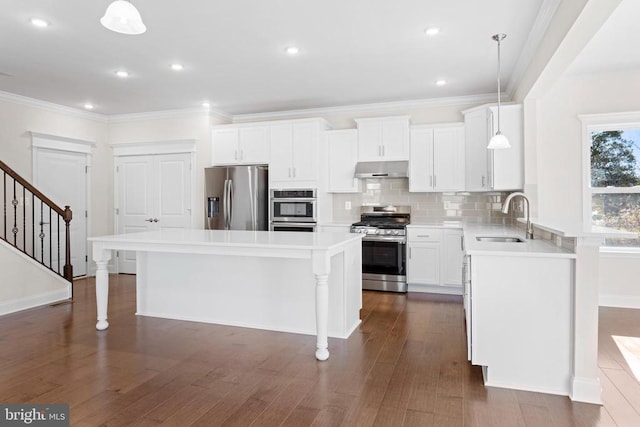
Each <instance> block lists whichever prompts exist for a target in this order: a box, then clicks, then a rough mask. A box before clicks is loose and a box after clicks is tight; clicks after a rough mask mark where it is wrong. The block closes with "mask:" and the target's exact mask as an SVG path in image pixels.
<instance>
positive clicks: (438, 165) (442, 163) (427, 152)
mask: <svg viewBox="0 0 640 427" xmlns="http://www.w3.org/2000/svg"><path fill="white" fill-rule="evenodd" d="M464 143H465V140H464V126H463V124H462V123H459V124H455V123H452V124H447V125H443V126H432V125H425V126H412V127H411V132H410V153H411V157H410V159H409V191H412V192H442V191H463V190H464V189H465V179H464V174H465V170H464V165H465V150H464Z"/></svg>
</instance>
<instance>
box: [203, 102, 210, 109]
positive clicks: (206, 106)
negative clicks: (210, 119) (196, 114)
mask: <svg viewBox="0 0 640 427" xmlns="http://www.w3.org/2000/svg"><path fill="white" fill-rule="evenodd" d="M202 106H203V107H204V108H209V107H211V104H209V103H208V102H207V101H204V102H203V103H202Z"/></svg>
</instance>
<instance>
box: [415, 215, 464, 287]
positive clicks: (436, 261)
mask: <svg viewBox="0 0 640 427" xmlns="http://www.w3.org/2000/svg"><path fill="white" fill-rule="evenodd" d="M461 239H462V230H459V229H451V228H440V227H423V226H414V225H411V226H408V227H407V282H408V284H409V291H411V292H433V293H447V294H456V295H462V244H461Z"/></svg>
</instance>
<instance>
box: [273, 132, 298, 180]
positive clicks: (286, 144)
mask: <svg viewBox="0 0 640 427" xmlns="http://www.w3.org/2000/svg"><path fill="white" fill-rule="evenodd" d="M269 142H270V144H269V145H270V152H271V155H270V158H271V161H270V163H269V180H270V181H288V180H290V179H291V178H292V167H291V160H292V158H293V154H292V152H291V147H292V144H293V134H292V128H291V125H277V126H272V127H271V129H270V141H269Z"/></svg>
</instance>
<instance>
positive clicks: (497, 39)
mask: <svg viewBox="0 0 640 427" xmlns="http://www.w3.org/2000/svg"><path fill="white" fill-rule="evenodd" d="M505 37H507V35H506V34H496V35H494V36H493V37H492V38H493V39H494V40H495V41H497V42H498V132H497V133H501V132H500V89H501V88H500V64H501V61H500V42H501V41H502V40H504V38H505Z"/></svg>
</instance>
